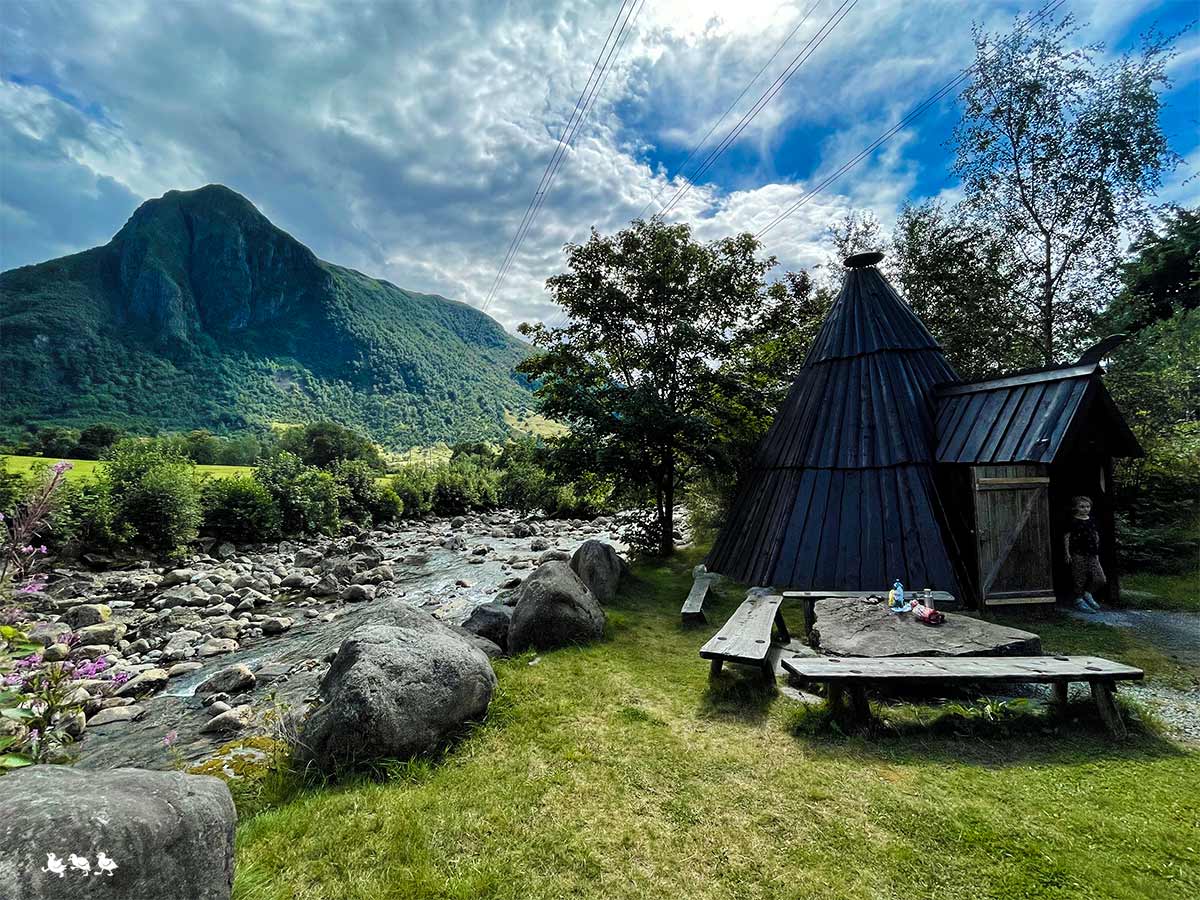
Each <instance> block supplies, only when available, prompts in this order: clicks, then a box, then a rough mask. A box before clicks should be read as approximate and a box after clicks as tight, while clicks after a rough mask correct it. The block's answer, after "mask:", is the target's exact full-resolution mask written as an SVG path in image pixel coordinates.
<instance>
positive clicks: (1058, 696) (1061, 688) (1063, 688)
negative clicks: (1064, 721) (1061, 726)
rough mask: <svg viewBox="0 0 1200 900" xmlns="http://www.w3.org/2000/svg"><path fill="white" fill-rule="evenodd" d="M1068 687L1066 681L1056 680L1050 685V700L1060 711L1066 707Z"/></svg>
mask: <svg viewBox="0 0 1200 900" xmlns="http://www.w3.org/2000/svg"><path fill="white" fill-rule="evenodd" d="M1069 687H1070V685H1069V683H1068V682H1066V681H1056V682H1054V684H1052V685H1051V686H1050V690H1051V695H1050V702H1051V703H1052V704H1053V705H1054V708H1055V709H1056V710H1057V711H1058V712H1060V713H1061V712H1063V711H1064V710H1065V709H1066V708H1067V690H1068V688H1069Z"/></svg>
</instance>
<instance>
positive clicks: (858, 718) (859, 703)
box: [850, 684, 871, 726]
mask: <svg viewBox="0 0 1200 900" xmlns="http://www.w3.org/2000/svg"><path fill="white" fill-rule="evenodd" d="M850 715H851V717H852V721H853V722H854V724H855V725H856V726H859V725H866V724H867V723H868V722H870V721H871V704H869V703H868V702H867V689H866V687H865V686H863V685H861V684H853V685H851V686H850Z"/></svg>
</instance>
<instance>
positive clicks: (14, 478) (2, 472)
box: [0, 465, 29, 515]
mask: <svg viewBox="0 0 1200 900" xmlns="http://www.w3.org/2000/svg"><path fill="white" fill-rule="evenodd" d="M28 492H29V485H28V484H27V483H26V481H25V478H24V476H22V475H20V474H18V473H17V472H10V471H8V469H5V468H4V467H3V465H0V513H4V514H5V515H9V514H11V513H12V511H13V510H14V509H15V508H16V505H17V503H18V502H19V501H20V500H22V499H23V498H24V497H25V495H26V494H27V493H28Z"/></svg>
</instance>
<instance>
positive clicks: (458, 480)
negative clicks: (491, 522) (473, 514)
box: [433, 461, 498, 516]
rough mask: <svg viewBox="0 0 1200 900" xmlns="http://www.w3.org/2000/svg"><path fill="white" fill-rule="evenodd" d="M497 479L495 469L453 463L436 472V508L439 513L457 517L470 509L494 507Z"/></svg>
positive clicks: (434, 498)
mask: <svg viewBox="0 0 1200 900" xmlns="http://www.w3.org/2000/svg"><path fill="white" fill-rule="evenodd" d="M497 480H498V473H497V472H496V471H495V470H490V469H483V468H481V467H480V466H478V465H476V464H475V463H473V462H465V461H463V462H453V463H451V464H450V465H449V466H446V467H445V468H442V469H439V470H438V471H437V484H436V485H434V488H433V511H434V512H435V513H437V514H438V515H439V516H457V515H461V514H462V513H465V512H470V511H471V510H487V509H494V508H495V506H496V499H497V496H496V482H497Z"/></svg>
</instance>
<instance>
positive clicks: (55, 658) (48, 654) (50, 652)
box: [42, 644, 71, 662]
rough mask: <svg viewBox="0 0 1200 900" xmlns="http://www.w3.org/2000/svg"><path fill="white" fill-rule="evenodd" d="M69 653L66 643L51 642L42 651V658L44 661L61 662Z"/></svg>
mask: <svg viewBox="0 0 1200 900" xmlns="http://www.w3.org/2000/svg"><path fill="white" fill-rule="evenodd" d="M70 655H71V648H70V647H69V646H68V645H67V644H51V645H50V646H49V647H47V648H46V649H45V650H44V651H42V659H43V660H45V661H46V662H62V661H63V660H64V659H66V658H67V657H68V656H70Z"/></svg>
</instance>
